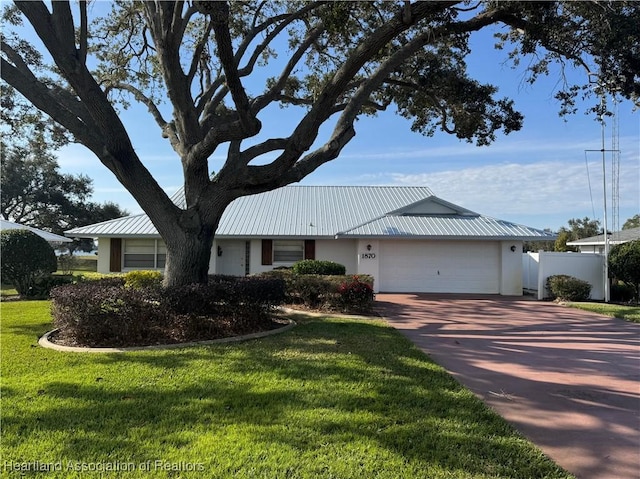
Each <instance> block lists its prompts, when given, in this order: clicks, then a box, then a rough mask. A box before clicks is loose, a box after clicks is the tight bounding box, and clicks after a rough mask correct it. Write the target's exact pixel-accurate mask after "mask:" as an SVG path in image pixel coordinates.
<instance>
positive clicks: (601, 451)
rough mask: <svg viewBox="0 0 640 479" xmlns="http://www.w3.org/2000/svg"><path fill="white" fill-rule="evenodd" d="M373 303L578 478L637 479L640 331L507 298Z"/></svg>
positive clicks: (393, 297) (383, 297) (406, 297)
mask: <svg viewBox="0 0 640 479" xmlns="http://www.w3.org/2000/svg"><path fill="white" fill-rule="evenodd" d="M376 303H377V308H378V310H379V311H380V313H381V314H383V315H384V316H385V318H386V319H387V320H388V322H389V323H390V324H391V325H392V326H394V327H395V328H396V329H398V330H399V331H401V332H402V333H404V334H405V335H406V336H407V337H408V338H409V339H410V340H411V341H412V342H413V343H414V344H416V345H417V346H418V347H419V348H421V349H422V350H423V351H425V352H426V353H427V354H429V355H430V356H431V357H432V358H433V359H434V360H435V361H436V362H437V363H439V364H440V365H442V366H443V367H444V368H446V369H447V370H448V371H449V372H450V373H451V374H453V375H454V376H455V377H456V378H457V379H458V380H459V381H460V382H461V383H462V384H464V385H465V386H466V387H468V388H469V389H471V390H472V391H473V392H474V393H475V394H477V395H478V396H479V397H480V398H481V399H482V400H483V401H485V403H486V404H488V405H489V406H490V407H492V408H493V409H494V410H495V411H497V412H498V413H499V414H500V415H501V416H503V417H504V418H505V419H507V420H508V421H509V422H510V423H511V424H513V425H514V426H515V427H516V429H518V430H519V431H520V432H521V433H522V434H523V435H525V436H526V437H528V438H529V439H530V440H531V441H533V442H534V443H535V444H536V445H538V446H539V447H540V448H541V449H542V450H543V451H544V452H545V453H546V454H547V455H548V456H550V457H551V458H552V459H554V460H555V461H556V462H557V463H558V464H559V465H561V466H562V467H564V468H565V469H567V470H568V471H569V472H571V473H573V474H575V475H576V476H577V477H578V478H580V479H624V478H628V479H633V478H640V381H639V380H640V325H639V324H633V323H628V322H625V321H622V320H619V319H615V318H608V317H605V316H601V315H597V314H592V313H587V312H584V311H580V310H577V309H572V308H567V307H563V306H560V305H557V304H554V303H548V302H538V301H533V300H528V299H523V298H509V297H502V296H480V297H479V296H473V297H471V296H463V295H429V294H378V295H377V301H376Z"/></svg>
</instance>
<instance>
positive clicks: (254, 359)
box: [0, 301, 570, 479]
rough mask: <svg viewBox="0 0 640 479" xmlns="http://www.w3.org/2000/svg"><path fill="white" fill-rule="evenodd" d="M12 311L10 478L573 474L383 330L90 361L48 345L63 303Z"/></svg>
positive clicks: (354, 326) (6, 419)
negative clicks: (54, 309) (44, 341)
mask: <svg viewBox="0 0 640 479" xmlns="http://www.w3.org/2000/svg"><path fill="white" fill-rule="evenodd" d="M1 307H2V335H1V338H0V348H1V351H2V357H1V360H2V410H1V413H2V414H1V419H2V441H1V444H0V448H1V450H0V456H1V457H2V464H0V468H2V474H0V475H2V476H3V477H21V474H22V472H24V469H25V468H30V469H31V470H32V471H33V469H39V470H41V471H42V470H43V468H44V469H49V471H44V472H40V473H37V474H34V473H33V472H27V476H28V477H43V478H45V477H46V478H47V479H52V478H71V477H77V478H80V477H83V478H85V477H89V478H91V477H93V478H103V477H104V478H119V477H124V478H137V477H145V478H147V477H153V478H169V477H172V478H178V477H181V478H196V477H198V478H200V477H207V478H228V477H235V478H314V479H315V478H366V479H370V478H389V479H397V478H430V479H437V478H461V479H462V478H464V479H469V478H498V477H502V478H505V477H507V478H561V477H562V478H564V477H570V476H568V474H567V473H566V472H564V471H563V470H562V469H560V468H559V467H558V466H557V465H555V464H554V463H553V462H551V461H550V460H549V459H547V458H546V457H545V456H544V455H543V454H542V453H541V452H540V451H539V450H538V449H536V448H535V447H534V446H533V445H532V444H531V443H530V442H528V441H526V440H525V439H523V438H522V437H520V436H519V435H518V434H517V433H515V432H514V430H513V429H512V428H511V427H510V426H509V425H508V424H507V423H506V422H505V421H504V420H503V419H501V418H500V417H499V416H497V415H496V414H494V413H493V412H492V411H491V410H489V409H488V408H486V407H485V406H484V405H483V404H482V403H481V402H480V401H479V400H478V399H477V398H476V397H475V396H474V395H473V394H472V393H471V392H469V391H468V390H466V389H463V388H462V387H461V386H460V385H459V384H458V383H457V382H455V381H454V380H453V379H452V377H451V376H449V375H448V374H447V373H446V372H445V371H444V370H443V369H442V368H441V367H439V366H437V365H436V364H434V363H433V362H431V361H430V360H429V359H428V358H427V356H425V355H424V354H423V353H421V352H420V351H419V350H418V349H416V348H415V347H413V346H412V345H411V344H410V343H409V342H408V341H407V340H406V339H404V338H403V337H402V336H401V335H400V334H399V333H397V332H396V331H395V330H393V329H392V328H390V327H388V326H387V325H386V324H385V323H383V322H381V321H374V320H351V319H330V318H306V319H305V318H298V322H299V325H298V326H297V327H295V328H294V329H292V330H290V331H289V332H287V333H284V334H281V335H277V336H272V337H268V338H264V339H260V340H253V341H248V342H244V343H237V344H227V345H216V346H210V347H191V348H185V349H177V350H165V351H148V352H135V353H124V354H79V353H61V352H57V351H53V350H48V349H43V348H40V347H39V346H37V339H38V337H39V336H40V335H42V334H43V333H44V332H46V331H47V330H48V329H50V328H51V319H50V315H49V302H48V301H31V302H11V303H3V304H2V305H1ZM20 469H22V471H21V470H20Z"/></svg>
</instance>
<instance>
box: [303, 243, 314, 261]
mask: <svg viewBox="0 0 640 479" xmlns="http://www.w3.org/2000/svg"><path fill="white" fill-rule="evenodd" d="M304 259H316V240H304Z"/></svg>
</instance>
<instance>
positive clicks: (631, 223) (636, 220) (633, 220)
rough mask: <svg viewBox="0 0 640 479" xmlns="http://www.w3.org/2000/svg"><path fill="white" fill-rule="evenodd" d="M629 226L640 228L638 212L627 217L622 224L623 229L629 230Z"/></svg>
mask: <svg viewBox="0 0 640 479" xmlns="http://www.w3.org/2000/svg"><path fill="white" fill-rule="evenodd" d="M631 228H640V214H637V215H633V216H632V217H631V218H628V219H627V221H625V222H624V224H623V225H622V229H623V230H630V229H631Z"/></svg>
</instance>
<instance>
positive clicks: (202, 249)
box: [164, 227, 214, 286]
mask: <svg viewBox="0 0 640 479" xmlns="http://www.w3.org/2000/svg"><path fill="white" fill-rule="evenodd" d="M176 230H178V227H176ZM209 231H210V232H209ZM213 236H214V235H213V231H212V230H209V229H208V228H206V229H203V230H201V231H200V232H195V231H193V230H189V231H179V230H178V231H175V232H173V233H172V234H171V235H170V237H166V238H164V240H165V243H166V245H167V260H166V264H165V270H164V272H165V274H164V286H184V285H187V284H192V283H201V284H204V283H206V282H207V278H208V274H209V260H210V259H211V247H212V245H213Z"/></svg>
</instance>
